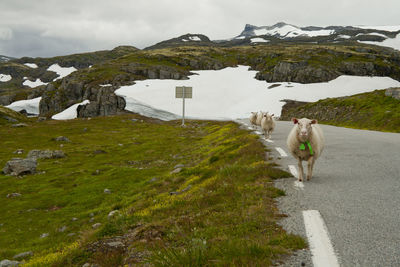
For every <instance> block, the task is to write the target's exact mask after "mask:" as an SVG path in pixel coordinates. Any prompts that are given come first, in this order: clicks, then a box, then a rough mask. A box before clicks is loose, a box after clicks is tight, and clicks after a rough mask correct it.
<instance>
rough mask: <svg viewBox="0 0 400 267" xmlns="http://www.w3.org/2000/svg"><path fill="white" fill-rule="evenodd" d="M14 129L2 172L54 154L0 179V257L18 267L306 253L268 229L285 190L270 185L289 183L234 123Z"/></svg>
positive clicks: (247, 260) (133, 122) (244, 260)
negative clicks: (57, 153) (29, 171)
mask: <svg viewBox="0 0 400 267" xmlns="http://www.w3.org/2000/svg"><path fill="white" fill-rule="evenodd" d="M25 122H26V124H27V125H28V126H26V127H20V128H15V127H11V123H10V122H5V123H4V124H2V125H1V126H0V136H1V140H2V149H1V151H0V165H1V166H4V165H5V163H6V162H7V161H8V160H10V159H11V158H14V157H16V156H18V157H22V158H24V157H26V156H27V154H28V152H29V151H31V150H33V149H39V150H46V149H50V150H62V151H63V152H64V153H65V157H64V158H57V159H38V166H37V170H36V174H33V175H25V176H22V177H14V176H6V175H3V174H2V175H0V203H1V205H0V213H1V214H2V215H1V217H0V234H1V239H0V259H12V257H13V256H14V255H16V254H19V253H22V252H27V251H32V252H33V255H30V254H29V257H28V258H27V259H26V260H25V263H26V266H82V265H83V264H84V263H87V262H89V263H98V264H100V266H120V265H123V264H128V263H131V264H137V265H141V264H148V263H151V264H154V265H155V266H165V265H170V266H177V265H189V264H192V265H195V266H216V265H220V266H223V265H240V266H245V265H246V266H257V265H258V266H270V265H272V264H275V263H277V262H279V261H281V260H282V259H283V258H284V256H285V255H290V254H291V253H292V252H293V251H294V250H297V249H302V248H305V247H306V243H305V241H304V240H303V239H302V238H300V237H298V236H295V235H292V234H288V233H286V232H285V231H284V230H283V229H282V228H281V227H280V226H279V225H278V224H277V221H278V220H279V219H280V218H281V217H282V216H284V215H282V214H280V212H279V211H278V210H277V207H276V205H275V200H274V198H276V197H279V196H283V195H284V192H283V191H281V190H279V189H277V188H275V187H273V179H277V178H282V177H287V176H289V174H288V173H287V172H284V171H282V170H280V169H279V168H278V167H277V166H276V165H275V164H274V163H272V162H268V161H265V152H266V151H265V147H264V146H263V145H262V144H261V142H259V141H258V137H257V136H256V135H253V134H251V133H249V132H248V131H245V130H242V129H240V128H239V127H238V125H237V124H235V123H233V122H211V121H188V122H187V127H185V128H182V127H180V122H178V121H171V122H162V121H157V120H152V119H148V118H144V117H140V116H138V115H132V114H126V115H119V116H110V117H97V118H92V119H90V120H88V119H76V120H71V121H52V120H47V121H37V120H36V119H28V120H27V121H25ZM59 136H65V137H66V138H68V139H66V138H57V137H59ZM55 138H57V139H55ZM56 140H61V141H56ZM17 150H19V153H22V154H18V155H16V154H14V152H16V151H17ZM21 151H22V152H21ZM12 193H18V194H13V195H11V194H12ZM8 194H10V195H8ZM7 195H8V196H9V197H7ZM94 228H95V229H94Z"/></svg>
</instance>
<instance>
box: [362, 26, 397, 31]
mask: <svg viewBox="0 0 400 267" xmlns="http://www.w3.org/2000/svg"><path fill="white" fill-rule="evenodd" d="M354 27H357V28H360V29H372V30H379V31H388V32H397V31H400V25H391V26H389V25H387V26H354Z"/></svg>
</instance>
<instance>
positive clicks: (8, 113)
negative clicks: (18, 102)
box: [0, 106, 28, 126]
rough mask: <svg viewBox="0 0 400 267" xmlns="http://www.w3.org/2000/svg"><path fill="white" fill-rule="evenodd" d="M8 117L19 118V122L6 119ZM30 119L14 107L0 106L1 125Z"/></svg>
mask: <svg viewBox="0 0 400 267" xmlns="http://www.w3.org/2000/svg"><path fill="white" fill-rule="evenodd" d="M6 117H8V118H11V119H14V120H17V122H12V121H9V120H7V119H6ZM27 121H28V119H27V117H26V116H24V115H22V114H21V113H19V112H15V111H14V110H12V109H9V108H6V107H3V106H0V126H2V125H10V124H15V123H19V122H27Z"/></svg>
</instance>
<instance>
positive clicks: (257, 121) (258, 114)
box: [256, 111, 268, 126]
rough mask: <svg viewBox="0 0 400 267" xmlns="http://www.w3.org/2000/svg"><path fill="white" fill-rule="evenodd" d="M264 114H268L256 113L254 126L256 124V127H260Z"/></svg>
mask: <svg viewBox="0 0 400 267" xmlns="http://www.w3.org/2000/svg"><path fill="white" fill-rule="evenodd" d="M266 113H268V112H262V111H259V112H258V113H257V119H256V124H257V125H258V126H261V120H262V118H263V116H264V114H266Z"/></svg>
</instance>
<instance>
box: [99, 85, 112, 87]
mask: <svg viewBox="0 0 400 267" xmlns="http://www.w3.org/2000/svg"><path fill="white" fill-rule="evenodd" d="M108 86H112V84H100V87H108Z"/></svg>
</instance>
